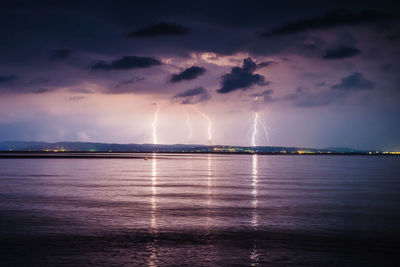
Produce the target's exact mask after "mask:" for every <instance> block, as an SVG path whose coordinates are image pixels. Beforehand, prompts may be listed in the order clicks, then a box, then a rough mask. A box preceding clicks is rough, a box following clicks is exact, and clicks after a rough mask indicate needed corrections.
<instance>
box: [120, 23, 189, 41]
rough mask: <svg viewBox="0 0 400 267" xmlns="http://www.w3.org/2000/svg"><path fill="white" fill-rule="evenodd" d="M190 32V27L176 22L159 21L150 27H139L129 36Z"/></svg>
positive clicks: (183, 33)
mask: <svg viewBox="0 0 400 267" xmlns="http://www.w3.org/2000/svg"><path fill="white" fill-rule="evenodd" d="M189 32H190V30H189V29H188V28H186V27H185V26H183V25H180V24H176V23H166V22H162V23H158V24H154V25H151V26H149V27H145V28H141V29H138V30H136V31H134V32H132V33H130V34H128V37H155V36H162V35H186V34H188V33H189Z"/></svg>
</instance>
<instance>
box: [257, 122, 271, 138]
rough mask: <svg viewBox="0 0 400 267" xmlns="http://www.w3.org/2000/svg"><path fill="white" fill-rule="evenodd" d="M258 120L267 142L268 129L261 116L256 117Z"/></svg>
mask: <svg viewBox="0 0 400 267" xmlns="http://www.w3.org/2000/svg"><path fill="white" fill-rule="evenodd" d="M258 122H259V123H260V124H261V126H262V128H263V130H264V134H265V140H267V143H269V138H268V129H267V127H266V126H265V123H264V121H263V120H262V119H261V118H258Z"/></svg>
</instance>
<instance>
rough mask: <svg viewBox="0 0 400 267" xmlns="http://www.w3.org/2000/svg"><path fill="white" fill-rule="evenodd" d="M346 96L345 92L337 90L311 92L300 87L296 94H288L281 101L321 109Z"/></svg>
mask: <svg viewBox="0 0 400 267" xmlns="http://www.w3.org/2000/svg"><path fill="white" fill-rule="evenodd" d="M345 96H346V95H345V93H344V92H340V91H335V90H329V89H328V90H322V91H319V92H309V91H308V90H307V89H305V88H303V87H298V88H297V89H296V92H295V93H292V94H288V95H286V96H284V97H283V98H281V99H280V100H288V101H291V102H293V103H294V105H295V106H298V107H321V106H327V105H329V104H331V103H333V102H335V101H337V100H338V99H340V98H342V97H345Z"/></svg>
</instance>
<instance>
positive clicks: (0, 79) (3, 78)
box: [0, 75, 17, 85]
mask: <svg viewBox="0 0 400 267" xmlns="http://www.w3.org/2000/svg"><path fill="white" fill-rule="evenodd" d="M16 79H17V76H15V75H0V85H1V84H6V83H9V82H12V81H15V80H16Z"/></svg>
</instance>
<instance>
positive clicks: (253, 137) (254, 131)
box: [251, 112, 259, 146]
mask: <svg viewBox="0 0 400 267" xmlns="http://www.w3.org/2000/svg"><path fill="white" fill-rule="evenodd" d="M258 121H259V119H258V112H256V113H255V114H254V122H253V136H252V137H251V144H252V145H253V146H256V135H257V125H258Z"/></svg>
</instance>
